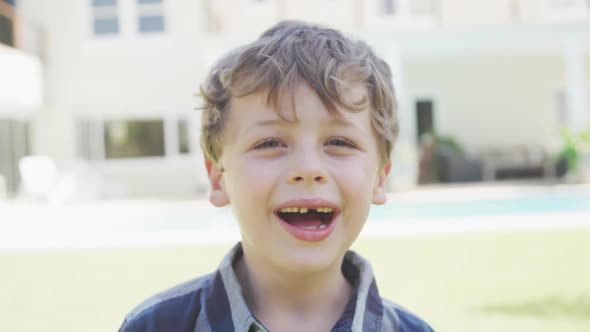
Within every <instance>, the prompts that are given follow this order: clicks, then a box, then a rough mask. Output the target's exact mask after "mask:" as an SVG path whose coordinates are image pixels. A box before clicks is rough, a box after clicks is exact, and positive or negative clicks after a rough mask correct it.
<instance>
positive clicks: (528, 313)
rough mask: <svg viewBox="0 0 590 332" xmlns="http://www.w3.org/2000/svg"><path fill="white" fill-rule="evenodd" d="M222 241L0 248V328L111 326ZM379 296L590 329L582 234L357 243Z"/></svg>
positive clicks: (477, 318)
mask: <svg viewBox="0 0 590 332" xmlns="http://www.w3.org/2000/svg"><path fill="white" fill-rule="evenodd" d="M228 248H229V245H223V246H221V245H220V246H206V247H190V248H175V249H170V248H169V249H141V250H140V249H126V250H101V251H84V252H52V253H39V254H30V253H29V254H6V253H4V254H0V269H1V270H0V273H1V274H0V313H1V317H2V318H1V319H0V331H11V332H17V331H46V332H64V331H85V332H93V331H96V332H99V331H100V332H104V331H116V330H117V328H118V326H119V325H120V324H121V322H122V319H123V317H124V315H125V314H126V313H127V312H128V311H129V310H130V309H131V308H132V307H133V306H134V305H136V304H137V303H138V302H140V301H141V300H142V299H144V298H145V297H147V296H148V295H150V294H153V293H155V292H157V291H160V290H163V289H165V288H168V287H170V286H173V285H175V284H177V283H179V282H182V281H185V280H187V279H190V278H192V277H194V276H197V275H200V274H203V273H205V272H209V271H211V270H213V269H214V268H215V267H216V266H217V264H218V262H219V260H220V259H221V257H222V256H223V255H224V254H225V252H226V251H227V250H228ZM355 249H356V250H357V251H359V252H361V253H362V254H363V255H364V256H366V257H368V258H369V259H370V260H371V261H372V263H373V266H374V269H375V273H376V275H377V281H378V285H379V287H380V290H381V294H382V295H383V296H386V297H388V298H390V299H392V300H394V301H396V302H398V303H400V304H402V305H403V306H405V307H407V308H409V309H411V310H412V311H415V312H416V313H418V314H419V315H420V316H422V317H424V318H425V319H426V320H427V321H429V322H430V323H431V325H432V326H433V327H434V328H435V329H436V330H437V331H451V332H461V331H465V332H467V331H469V332H472V331H478V332H486V331H490V332H491V331H503V332H510V331H515V332H516V331H518V332H523V331H524V332H532V331H543V332H545V331H546V332H549V331H551V332H555V331H568V332H575V331H580V332H582V331H589V330H590V231H588V230H584V231H561V232H540V233H514V234H465V235H446V236H432V237H411V238H410V237H408V238H392V239H380V240H360V241H359V242H357V244H356V245H355Z"/></svg>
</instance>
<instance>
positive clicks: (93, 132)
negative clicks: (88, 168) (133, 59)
mask: <svg viewBox="0 0 590 332" xmlns="http://www.w3.org/2000/svg"><path fill="white" fill-rule="evenodd" d="M182 119H185V120H186V125H187V135H188V137H187V138H186V139H187V141H188V152H187V153H181V146H180V141H181V139H180V137H179V135H180V133H179V130H178V127H179V125H178V124H179V122H180V121H181V120H182ZM110 121H123V122H138V121H162V123H163V131H164V132H163V140H164V142H163V146H164V154H163V155H162V156H139V157H122V158H107V150H106V149H107V146H106V141H105V134H106V124H107V123H108V122H110ZM197 129H198V117H196V116H194V115H193V114H190V113H174V114H170V115H160V116H158V115H155V116H136V115H131V114H129V115H123V116H102V117H97V116H85V115H80V116H78V117H77V118H76V137H77V139H76V147H75V149H76V154H77V156H78V157H80V158H83V159H86V160H89V161H92V162H102V163H124V162H141V161H147V160H168V159H178V158H180V159H186V158H194V157H195V156H197V155H198V152H199V151H200V150H199V142H198V137H197V136H196V134H194V133H195V132H196V130H197Z"/></svg>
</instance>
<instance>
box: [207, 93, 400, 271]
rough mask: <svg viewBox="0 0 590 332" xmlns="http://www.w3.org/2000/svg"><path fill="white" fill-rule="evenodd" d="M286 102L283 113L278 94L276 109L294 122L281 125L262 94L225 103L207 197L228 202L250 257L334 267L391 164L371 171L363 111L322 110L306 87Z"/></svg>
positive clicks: (373, 156) (375, 156) (282, 264)
mask: <svg viewBox="0 0 590 332" xmlns="http://www.w3.org/2000/svg"><path fill="white" fill-rule="evenodd" d="M294 101H295V104H294V106H295V110H294V112H292V110H291V107H292V104H291V98H284V99H283V104H282V105H281V106H282V107H284V108H283V110H285V109H286V110H287V111H285V112H283V113H282V114H286V115H287V116H290V118H293V114H296V118H297V121H294V122H286V121H283V120H281V119H280V117H279V116H278V114H277V113H276V111H275V110H274V109H273V108H272V107H270V106H268V105H267V104H266V94H265V93H257V94H251V95H248V96H245V97H241V98H233V99H232V100H231V110H230V115H229V119H228V121H227V123H226V127H225V129H224V139H223V154H222V157H221V160H220V164H221V165H220V168H221V167H223V171H221V170H220V168H217V167H216V166H212V165H211V164H210V163H209V164H208V165H207V168H208V171H209V178H210V181H211V187H212V191H211V197H210V201H211V202H212V203H213V204H214V205H215V206H224V205H227V204H231V206H232V208H233V211H234V214H235V215H236V217H237V219H238V222H239V224H240V229H241V234H242V242H243V248H244V252H245V254H246V255H247V257H248V259H249V260H256V261H258V262H260V263H262V264H265V265H266V266H274V267H277V268H280V269H283V270H297V271H301V270H302V269H304V270H308V271H310V272H311V271H318V270H320V269H325V268H328V267H330V266H333V264H340V262H341V259H342V256H343V255H344V253H345V252H346V250H347V249H348V248H349V247H350V245H351V244H352V243H353V241H354V240H355V238H356V237H357V235H358V234H359V232H360V231H361V229H362V227H363V225H364V223H365V220H366V219H367V215H368V213H369V207H370V205H371V203H374V204H383V203H384V202H385V200H386V196H385V190H384V189H385V188H384V185H385V179H386V177H387V173H388V172H389V166H390V165H389V164H388V165H386V166H385V167H383V168H380V156H379V153H378V151H379V149H378V145H377V136H376V134H375V132H374V130H373V128H372V125H371V121H370V117H369V111H368V110H365V111H362V112H357V113H352V112H348V111H344V110H340V111H339V114H340V116H339V115H337V114H335V113H330V112H329V111H328V110H327V109H326V108H325V107H324V105H323V104H322V102H321V100H320V99H319V97H318V96H317V94H316V93H315V92H314V91H313V90H312V89H311V88H310V87H309V86H308V85H306V84H300V85H299V86H298V87H297V89H295V95H294ZM293 119H294V118H293ZM324 208H328V210H327V212H326V211H325V209H324ZM295 209H297V211H296V212H293V211H294V210H295ZM318 209H319V211H318ZM330 209H331V211H330ZM302 210H303V211H302ZM306 210H307V211H306ZM288 211H291V212H288ZM302 212H303V213H302Z"/></svg>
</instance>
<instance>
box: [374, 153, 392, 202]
mask: <svg viewBox="0 0 590 332" xmlns="http://www.w3.org/2000/svg"><path fill="white" fill-rule="evenodd" d="M389 171H391V161H389V162H387V164H385V166H383V167H382V168H381V170H379V174H378V175H377V183H376V184H375V188H373V204H376V205H381V204H385V202H386V201H387V195H386V193H385V184H386V183H387V176H388V175H389Z"/></svg>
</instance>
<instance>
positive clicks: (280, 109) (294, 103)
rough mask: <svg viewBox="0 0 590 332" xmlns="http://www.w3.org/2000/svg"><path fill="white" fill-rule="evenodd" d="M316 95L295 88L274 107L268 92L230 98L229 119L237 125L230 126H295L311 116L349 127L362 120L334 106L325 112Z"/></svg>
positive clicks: (357, 114)
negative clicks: (247, 124)
mask: <svg viewBox="0 0 590 332" xmlns="http://www.w3.org/2000/svg"><path fill="white" fill-rule="evenodd" d="M328 107H329V106H328V105H325V104H324V103H323V102H322V100H321V99H320V97H319V96H318V94H317V93H316V92H315V91H314V90H312V89H311V88H299V87H298V88H296V89H295V93H290V92H285V93H283V94H282V95H281V96H280V99H279V100H278V103H277V104H276V107H275V105H274V103H273V102H272V100H271V99H270V98H269V92H268V91H258V92H254V93H251V94H248V95H245V96H240V97H232V98H231V102H230V107H229V109H228V110H229V112H230V118H234V119H235V120H237V121H232V122H234V125H240V124H246V123H253V122H254V123H257V124H258V125H263V126H269V125H278V124H290V123H297V122H299V121H300V120H301V119H302V118H303V119H304V118H305V117H310V116H313V117H314V118H315V119H321V120H323V121H329V122H330V123H333V124H334V125H337V126H350V125H351V124H354V123H355V122H358V121H359V119H358V118H359V117H364V116H366V114H365V115H361V114H362V113H368V112H365V111H364V110H363V111H360V112H352V111H349V110H345V109H343V108H342V107H340V106H338V105H337V104H336V103H334V108H333V109H329V108H328Z"/></svg>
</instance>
